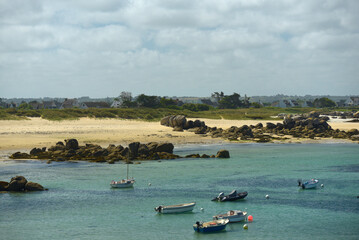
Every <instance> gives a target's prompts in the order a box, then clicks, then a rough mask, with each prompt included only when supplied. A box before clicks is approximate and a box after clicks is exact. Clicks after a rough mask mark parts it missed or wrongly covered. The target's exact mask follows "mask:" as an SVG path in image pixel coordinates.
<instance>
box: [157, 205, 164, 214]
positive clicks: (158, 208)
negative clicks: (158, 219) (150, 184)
mask: <svg viewBox="0 0 359 240" xmlns="http://www.w3.org/2000/svg"><path fill="white" fill-rule="evenodd" d="M162 208H163V207H162V206H158V207H156V208H155V210H156V212H159V213H161V212H162Z"/></svg>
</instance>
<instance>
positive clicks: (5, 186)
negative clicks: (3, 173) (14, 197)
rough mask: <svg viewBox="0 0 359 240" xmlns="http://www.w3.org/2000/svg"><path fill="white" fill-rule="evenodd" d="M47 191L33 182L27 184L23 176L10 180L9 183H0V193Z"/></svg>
mask: <svg viewBox="0 0 359 240" xmlns="http://www.w3.org/2000/svg"><path fill="white" fill-rule="evenodd" d="M44 190H47V189H46V188H44V187H43V186H41V185H40V184H38V183H35V182H29V181H27V179H26V178H25V177H23V176H16V177H13V178H11V180H10V182H4V181H0V191H9V192H29V191H44Z"/></svg>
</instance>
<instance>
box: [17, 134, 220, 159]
mask: <svg viewBox="0 0 359 240" xmlns="http://www.w3.org/2000/svg"><path fill="white" fill-rule="evenodd" d="M173 149H174V145H173V144H172V143H157V142H150V143H147V144H142V143H140V142H133V143H130V144H129V145H128V147H123V146H121V145H118V146H115V145H113V144H111V145H109V146H108V147H107V148H102V147H101V146H99V145H95V144H86V145H85V146H80V145H79V144H78V141H77V140H76V139H67V140H65V144H64V143H63V142H58V143H56V145H55V146H52V147H50V148H49V149H48V150H46V148H45V147H44V148H33V149H32V150H31V151H30V154H28V153H22V152H16V153H13V154H12V155H11V156H10V158H12V159H46V160H54V161H65V160H85V161H93V162H108V163H114V162H116V161H120V160H123V161H126V162H130V161H132V160H160V159H176V158H180V156H178V155H176V154H173ZM219 157H220V156H219Z"/></svg>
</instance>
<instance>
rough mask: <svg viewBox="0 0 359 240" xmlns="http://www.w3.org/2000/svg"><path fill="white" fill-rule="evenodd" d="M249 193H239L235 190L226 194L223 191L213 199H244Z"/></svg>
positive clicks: (223, 200) (221, 200) (222, 200)
mask: <svg viewBox="0 0 359 240" xmlns="http://www.w3.org/2000/svg"><path fill="white" fill-rule="evenodd" d="M247 195H248V192H240V193H237V190H233V191H232V192H231V193H230V194H228V195H224V193H223V192H221V193H220V194H219V195H218V196H217V197H215V198H213V199H212V201H218V202H226V201H236V200H239V199H243V198H245V197H247Z"/></svg>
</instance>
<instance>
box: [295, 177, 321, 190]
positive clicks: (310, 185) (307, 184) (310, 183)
mask: <svg viewBox="0 0 359 240" xmlns="http://www.w3.org/2000/svg"><path fill="white" fill-rule="evenodd" d="M318 183H319V180H318V179H312V180H310V181H306V182H304V183H303V182H302V180H301V179H298V186H299V187H302V188H303V189H310V188H316V187H317V185H318Z"/></svg>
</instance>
